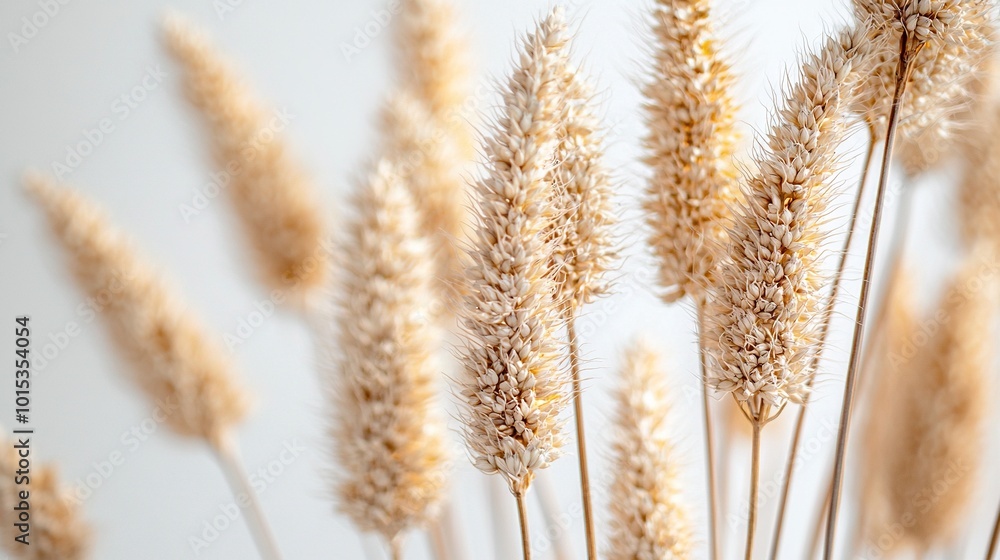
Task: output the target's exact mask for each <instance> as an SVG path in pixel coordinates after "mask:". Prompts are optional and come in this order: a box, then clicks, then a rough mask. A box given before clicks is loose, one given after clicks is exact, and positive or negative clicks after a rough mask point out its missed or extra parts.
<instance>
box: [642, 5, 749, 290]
mask: <svg viewBox="0 0 1000 560" xmlns="http://www.w3.org/2000/svg"><path fill="white" fill-rule="evenodd" d="M652 19H653V21H652V24H653V29H652V36H653V41H654V47H653V49H654V50H653V68H652V69H651V70H650V72H649V74H650V76H649V79H648V80H647V83H646V85H645V86H643V88H642V93H643V95H644V96H645V98H646V101H645V103H644V105H643V108H644V110H645V113H646V126H647V129H648V130H647V133H646V136H645V139H644V141H643V144H644V147H645V149H646V156H645V162H646V165H648V166H649V168H650V170H651V175H650V179H649V183H648V186H647V189H646V196H645V199H644V200H643V208H644V209H645V212H646V222H647V224H648V226H649V230H650V237H649V244H650V247H651V248H652V250H653V253H654V255H655V256H656V258H657V261H658V264H659V273H660V285H661V287H662V288H663V289H664V290H665V291H664V292H663V293H662V297H663V298H664V299H665V300H666V301H668V302H669V301H675V300H677V299H680V298H682V297H684V296H685V295H691V296H694V297H697V298H700V297H702V295H703V293H704V290H705V287H706V286H707V285H708V283H709V282H710V281H711V278H712V276H713V275H714V273H715V272H716V271H717V264H718V263H717V262H716V260H715V256H714V254H713V252H712V251H711V245H712V242H713V241H718V240H720V239H722V238H723V237H724V236H725V229H724V224H725V221H726V219H727V218H728V215H729V210H728V205H729V204H730V203H731V202H732V201H733V200H734V194H735V193H736V177H737V173H736V169H735V167H734V165H733V161H732V157H733V151H734V149H735V144H736V130H735V121H736V107H735V105H734V103H733V100H732V98H731V97H730V95H731V94H730V92H729V89H730V87H731V85H732V82H733V78H732V76H731V73H730V69H729V65H728V64H726V63H725V62H724V61H723V60H722V58H721V56H720V55H719V52H718V51H719V46H718V44H717V42H716V38H715V33H714V30H713V28H712V23H711V20H710V13H709V2H708V0H681V1H670V0H658V1H657V2H656V6H655V8H654V9H653V14H652Z"/></svg>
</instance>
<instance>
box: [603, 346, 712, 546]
mask: <svg viewBox="0 0 1000 560" xmlns="http://www.w3.org/2000/svg"><path fill="white" fill-rule="evenodd" d="M665 379H666V377H665V372H664V370H663V368H662V367H661V364H660V359H659V356H658V355H657V354H656V353H655V352H654V351H653V350H651V349H650V347H649V346H647V345H645V344H643V343H636V344H634V345H633V346H632V347H630V348H629V349H628V350H627V351H626V354H625V365H624V367H623V368H622V370H621V385H620V388H619V389H618V391H617V394H616V400H617V410H616V412H617V415H616V418H615V424H616V428H617V432H616V437H615V438H614V440H613V443H612V450H613V461H614V463H613V467H612V472H614V473H615V477H614V480H613V482H612V484H611V492H610V494H611V495H610V500H609V508H610V514H611V519H610V522H609V529H610V532H611V534H610V537H609V542H608V549H607V553H606V554H607V557H608V559H609V560H635V559H642V560H654V559H656V560H686V559H689V558H691V557H692V549H693V548H694V544H693V538H692V530H691V522H690V516H689V514H688V511H687V508H686V506H685V505H684V504H683V503H682V499H681V496H680V487H679V483H678V480H677V479H678V468H677V460H676V459H675V451H674V449H673V446H672V444H671V437H670V432H669V428H668V426H667V418H666V416H667V413H668V410H669V405H668V404H667V391H666V383H665Z"/></svg>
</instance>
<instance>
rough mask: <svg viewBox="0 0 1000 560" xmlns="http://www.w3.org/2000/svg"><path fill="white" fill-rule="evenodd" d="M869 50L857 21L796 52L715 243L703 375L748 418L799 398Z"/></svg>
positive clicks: (808, 369)
mask: <svg viewBox="0 0 1000 560" xmlns="http://www.w3.org/2000/svg"><path fill="white" fill-rule="evenodd" d="M871 53H872V49H871V43H870V41H869V39H868V37H867V35H866V33H865V30H864V29H863V28H861V29H849V30H845V31H841V32H839V33H836V34H835V35H833V36H831V37H829V38H828V39H827V41H826V43H825V44H824V46H823V48H822V49H821V50H820V51H819V53H817V54H812V55H810V56H808V57H806V58H805V60H804V63H803V65H802V69H801V74H800V78H799V80H798V82H797V83H796V84H795V85H794V86H792V87H791V88H790V89H789V90H788V91H787V92H786V95H785V99H784V101H783V102H782V104H781V106H780V107H779V108H778V110H777V111H776V113H775V114H774V119H775V120H774V124H773V125H772V127H771V129H770V131H769V132H768V134H767V137H766V138H765V139H764V141H763V142H762V144H763V145H764V146H765V149H764V150H763V152H762V153H760V154H758V155H757V157H756V158H755V160H756V164H757V168H758V169H759V171H758V172H757V174H756V175H755V176H754V177H752V178H751V179H750V180H749V181H747V182H745V183H744V184H743V185H742V194H743V199H744V200H743V202H742V203H741V204H739V205H738V206H736V207H735V208H734V211H735V217H734V222H733V223H732V225H731V226H730V229H729V232H728V240H727V243H725V244H722V245H720V246H719V251H720V256H719V259H718V260H719V262H720V264H719V265H718V267H717V268H718V270H719V271H720V273H719V279H718V282H717V283H716V285H715V286H714V287H713V288H712V289H711V291H710V294H709V297H708V301H709V304H708V308H707V309H708V310H707V312H706V313H705V319H706V332H707V336H706V338H707V340H709V341H710V344H709V346H708V351H709V355H710V357H711V358H712V362H713V363H712V366H713V367H711V368H710V369H709V376H708V383H709V385H711V386H713V387H714V388H715V389H716V390H718V391H721V392H724V393H731V394H732V395H733V397H735V398H736V400H737V401H738V402H739V403H741V405H742V406H743V407H744V409H745V410H746V411H747V413H748V414H749V416H750V417H751V418H753V419H755V420H758V421H766V420H768V419H769V418H767V416H768V415H769V414H774V413H777V412H778V411H780V410H781V408H782V407H783V406H784V405H785V404H786V403H787V402H789V401H791V402H796V403H799V402H802V401H803V399H804V397H805V395H806V391H807V385H808V384H807V382H808V380H809V379H810V378H811V376H812V375H814V374H815V372H814V371H813V369H812V368H813V360H812V357H813V355H814V354H815V353H816V352H818V351H819V341H818V339H817V333H818V330H819V327H820V324H821V322H822V320H823V313H822V312H821V309H820V306H819V303H820V298H821V295H822V289H823V285H824V279H823V276H822V272H821V267H820V262H819V257H820V251H821V247H822V242H823V240H824V235H825V231H824V229H823V227H822V225H823V222H824V219H825V214H826V211H827V208H828V204H829V197H830V179H831V177H832V176H833V174H834V173H835V171H836V170H837V169H838V166H839V160H838V156H837V147H838V146H839V145H840V142H841V140H842V139H843V137H844V131H845V128H846V116H845V112H846V111H847V110H848V108H849V107H850V104H851V101H852V99H851V94H852V92H853V91H854V85H855V83H856V82H857V80H858V73H857V72H856V71H855V70H856V69H857V68H863V67H864V63H865V62H866V61H867V58H868V57H869V56H870V55H871Z"/></svg>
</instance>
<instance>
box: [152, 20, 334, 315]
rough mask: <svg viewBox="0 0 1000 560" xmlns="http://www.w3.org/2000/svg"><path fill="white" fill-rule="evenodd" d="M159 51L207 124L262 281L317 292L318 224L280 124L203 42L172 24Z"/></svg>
mask: <svg viewBox="0 0 1000 560" xmlns="http://www.w3.org/2000/svg"><path fill="white" fill-rule="evenodd" d="M165 31H166V43H167V47H168V48H169V50H170V52H171V53H172V54H173V55H174V57H175V58H176V59H177V60H178V62H180V64H181V66H182V67H183V69H184V73H185V79H186V87H187V92H188V97H189V99H190V100H191V102H192V104H194V106H195V107H197V108H198V109H199V110H200V111H201V112H202V114H203V116H204V118H205V119H206V121H207V122H208V124H209V126H210V128H211V131H212V135H213V141H214V152H215V157H216V160H217V162H218V165H219V167H220V168H222V170H223V171H224V173H225V174H226V176H227V178H228V184H227V186H226V187H225V188H226V189H227V190H229V191H231V195H232V196H231V198H232V200H233V203H234V204H235V207H236V211H237V214H238V215H239V217H240V219H241V221H242V223H243V229H244V231H245V232H246V235H247V237H248V239H249V241H250V244H251V246H252V247H253V249H254V253H255V255H256V257H257V260H258V262H259V264H260V268H261V271H262V272H263V277H264V279H265V281H266V282H267V284H268V285H269V286H270V287H271V288H274V289H282V290H288V291H289V292H291V293H293V294H297V295H301V296H303V297H304V296H307V295H309V294H310V293H311V292H312V291H313V290H315V289H316V288H319V287H321V286H322V285H323V284H324V283H325V280H326V275H327V270H328V268H329V265H328V260H329V254H328V251H327V250H326V248H325V247H324V242H325V239H324V236H325V224H324V220H323V217H322V210H321V205H320V204H318V196H317V193H316V191H315V188H314V186H313V184H312V183H311V181H310V180H309V179H308V178H307V177H306V174H305V173H304V172H303V170H302V169H301V168H300V167H299V165H298V163H297V162H296V161H295V160H294V158H293V157H292V156H291V154H290V151H289V149H288V146H287V145H286V143H285V142H284V141H283V139H282V138H281V131H282V129H283V128H284V127H285V126H286V125H287V118H286V117H281V116H274V115H272V113H271V112H270V111H267V110H265V109H264V108H263V107H262V106H261V105H260V104H259V103H258V102H257V100H256V99H254V97H253V95H252V94H251V92H250V91H249V89H248V88H247V86H246V85H245V84H244V83H243V82H242V80H240V78H239V77H238V76H237V74H236V72H235V71H234V70H233V68H232V67H231V66H230V64H229V62H228V61H227V60H225V59H224V58H223V57H222V55H221V54H219V53H218V52H217V51H216V49H215V48H214V47H213V46H212V45H211V44H210V43H209V41H208V39H207V38H206V37H204V36H203V35H202V34H201V33H199V32H198V31H197V30H196V29H194V28H193V26H191V25H190V24H189V23H187V22H185V21H184V20H183V19H181V18H180V17H178V16H171V17H170V18H168V19H167V22H166V25H165Z"/></svg>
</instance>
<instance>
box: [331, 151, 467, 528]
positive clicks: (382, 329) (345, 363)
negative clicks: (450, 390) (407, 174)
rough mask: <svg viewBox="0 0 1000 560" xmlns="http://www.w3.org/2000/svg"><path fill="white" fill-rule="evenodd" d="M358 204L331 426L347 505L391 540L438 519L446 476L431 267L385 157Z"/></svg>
mask: <svg viewBox="0 0 1000 560" xmlns="http://www.w3.org/2000/svg"><path fill="white" fill-rule="evenodd" d="M356 206H357V218H356V219H355V221H354V222H353V223H352V224H351V229H350V236H349V238H348V239H347V245H346V247H345V248H344V256H345V260H344V269H343V276H344V278H343V282H342V283H341V284H340V286H339V287H338V294H339V296H338V303H339V305H338V309H339V311H338V315H337V323H338V324H337V331H338V336H339V346H338V348H339V355H340V358H339V360H338V363H337V367H336V370H337V371H335V372H332V374H331V384H330V391H329V395H330V402H329V410H330V414H331V419H332V424H331V430H330V435H331V438H332V442H333V447H334V451H335V456H336V458H337V460H338V463H339V465H340V474H339V475H338V476H337V487H336V488H337V498H338V503H339V507H340V509H341V510H342V511H344V512H345V513H347V515H348V516H350V518H351V519H352V520H353V521H354V523H355V524H356V525H358V527H360V528H361V529H363V530H367V531H376V532H378V533H380V534H382V535H383V536H384V537H385V538H386V539H387V540H389V541H392V540H394V539H396V538H397V537H399V536H401V535H402V534H403V533H404V532H405V531H407V530H408V529H411V528H414V527H418V526H421V525H422V524H424V523H425V522H427V521H429V520H430V519H431V517H432V516H433V515H434V513H435V508H436V506H437V505H438V503H439V502H440V501H441V499H442V497H443V495H444V488H445V482H446V477H447V476H448V469H447V463H448V456H447V449H446V448H447V444H446V430H445V426H444V422H443V419H442V418H441V417H440V415H439V414H438V407H437V403H436V402H435V394H436V392H437V389H438V387H437V380H438V375H437V371H438V370H437V366H436V364H435V362H434V359H433V354H434V351H435V342H436V339H435V337H434V336H433V335H432V333H431V331H432V330H433V326H432V324H431V319H432V317H431V316H430V309H429V305H430V304H431V302H432V301H433V298H432V297H431V293H432V284H431V283H432V279H433V270H434V269H433V266H432V264H433V260H432V259H431V258H430V245H429V244H428V241H427V240H426V239H425V238H424V237H422V236H421V235H420V221H419V214H418V212H417V208H416V205H415V203H414V201H413V198H412V197H411V195H410V193H409V192H408V191H407V187H406V185H405V184H404V183H403V179H402V177H401V176H400V175H399V174H398V173H396V171H395V169H393V167H392V166H391V165H390V164H389V163H388V162H386V161H382V162H380V163H379V164H378V165H377V166H376V168H375V170H374V171H373V172H372V173H371V174H370V176H369V177H368V179H367V181H366V182H365V184H364V186H363V189H362V191H361V193H360V195H359V196H358V198H357V203H356Z"/></svg>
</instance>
